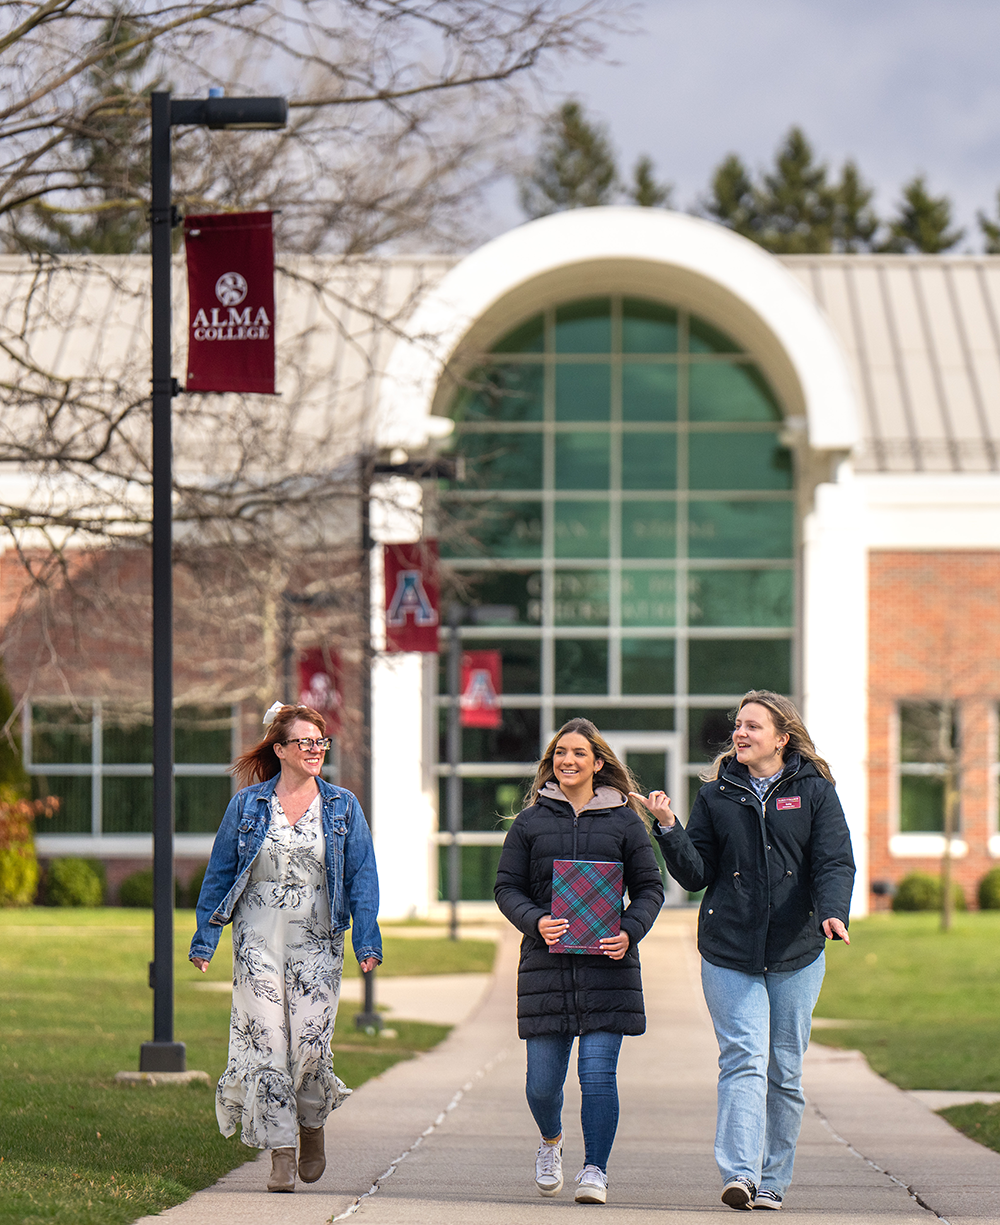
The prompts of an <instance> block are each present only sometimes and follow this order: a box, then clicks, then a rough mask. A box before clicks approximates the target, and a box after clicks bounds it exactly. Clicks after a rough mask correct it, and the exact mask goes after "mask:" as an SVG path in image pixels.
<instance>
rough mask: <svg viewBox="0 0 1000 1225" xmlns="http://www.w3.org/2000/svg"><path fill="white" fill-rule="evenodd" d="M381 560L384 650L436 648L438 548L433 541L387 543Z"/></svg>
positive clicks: (433, 650) (434, 651)
mask: <svg viewBox="0 0 1000 1225" xmlns="http://www.w3.org/2000/svg"><path fill="white" fill-rule="evenodd" d="M384 560H385V649H386V650H387V651H430V652H433V653H434V654H435V655H436V654H437V649H438V624H439V622H440V615H439V611H438V609H439V605H438V547H437V541H436V540H418V541H417V542H416V544H387V545H386V546H385V552H384Z"/></svg>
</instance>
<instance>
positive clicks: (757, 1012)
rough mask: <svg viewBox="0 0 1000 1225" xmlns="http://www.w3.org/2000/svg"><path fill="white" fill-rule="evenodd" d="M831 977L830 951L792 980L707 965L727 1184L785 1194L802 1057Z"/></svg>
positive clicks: (719, 1158)
mask: <svg viewBox="0 0 1000 1225" xmlns="http://www.w3.org/2000/svg"><path fill="white" fill-rule="evenodd" d="M825 971H826V956H825V954H824V953H820V955H819V956H818V957H817V958H816V960H815V961H814V962H813V963H812V964H811V965H808V966H805V967H804V968H803V969H801V970H793V971H791V972H790V973H786V974H743V973H742V972H741V971H739V970H724V969H722V968H721V967H719V966H713V965H710V964H709V963H708V962H707V961H705V960H704V959H703V960H702V963H701V982H702V986H703V988H704V990H705V1002H706V1003H707V1004H708V1010H709V1012H710V1013H711V1014H712V1024H713V1025H714V1026H715V1036H716V1038H717V1039H718V1041H719V1113H718V1120H717V1123H716V1129H715V1160H716V1162H717V1164H718V1166H719V1173H720V1174H721V1175H722V1177H723V1180H724V1181H725V1182H728V1181H729V1179H730V1178H736V1177H741V1178H749V1179H750V1181H751V1182H752V1183H754V1185H755V1186H757V1187H760V1188H764V1187H766V1188H767V1189H768V1190H769V1191H774V1192H775V1194H777V1195H781V1196H783V1195H784V1194H785V1192H786V1191H787V1190H788V1186H789V1184H790V1183H791V1181H792V1165H793V1163H794V1161H795V1144H796V1141H797V1140H798V1138H799V1128H800V1127H801V1126H802V1111H803V1108H804V1106H805V1097H804V1095H803V1093H802V1056H803V1055H804V1054H805V1051H806V1047H807V1046H808V1045H809V1030H810V1027H811V1025H812V1011H813V1009H814V1008H815V1007H816V1001H817V999H818V998H819V989H820V987H821V986H822V985H823V974H824V973H825Z"/></svg>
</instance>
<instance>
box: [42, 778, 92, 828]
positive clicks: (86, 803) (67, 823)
mask: <svg viewBox="0 0 1000 1225" xmlns="http://www.w3.org/2000/svg"><path fill="white" fill-rule="evenodd" d="M35 785H36V787H37V789H38V790H37V794H38V795H39V796H47V795H52V796H55V798H56V799H57V800H58V801H59V808H58V809H57V811H56V814H55V816H54V817H39V818H38V819H37V820H36V822H35V833H36V834H89V833H90V832H91V829H92V799H91V795H92V793H91V787H90V777H89V776H83V775H67V774H62V775H57V774H53V775H51V776H44V775H36V776H35Z"/></svg>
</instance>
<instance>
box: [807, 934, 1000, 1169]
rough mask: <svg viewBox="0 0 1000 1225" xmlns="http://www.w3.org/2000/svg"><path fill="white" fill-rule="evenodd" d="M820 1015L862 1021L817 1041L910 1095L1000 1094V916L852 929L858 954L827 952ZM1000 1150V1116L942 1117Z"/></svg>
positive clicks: (951, 1113)
mask: <svg viewBox="0 0 1000 1225" xmlns="http://www.w3.org/2000/svg"><path fill="white" fill-rule="evenodd" d="M826 956H827V974H826V981H825V982H824V984H823V993H822V995H821V996H820V1000H819V1004H818V1005H817V1007H816V1015H817V1016H818V1017H831V1018H838V1019H843V1020H850V1021H861V1022H864V1024H862V1025H858V1026H855V1027H851V1028H846V1029H817V1030H816V1031H815V1033H814V1037H815V1040H816V1041H818V1042H824V1043H826V1044H827V1045H829V1046H840V1047H851V1048H854V1049H857V1050H860V1051H863V1052H864V1054H865V1056H866V1058H867V1059H868V1062H869V1063H870V1064H871V1066H872V1067H873V1068H874V1069H875V1071H876V1072H879V1073H880V1074H881V1075H882V1076H885V1077H886V1078H887V1079H889V1080H891V1081H892V1082H893V1083H894V1084H897V1085H899V1086H900V1088H902V1089H965V1090H972V1091H976V1090H991V1091H996V1090H1000V1042H998V1041H997V1038H998V1032H1000V912H996V911H977V912H972V913H968V914H957V915H955V919H954V927H953V929H952V931H950V932H948V933H944V932H942V931H941V930H940V927H939V919H938V916H937V915H936V914H880V915H873V916H871V917H870V918H868V919H862V920H857V921H855V922H853V923H852V924H851V946H850V948H847V947H846V946H844V945H843V944H841V943H840V942H839V941H838V942H833V943H829V944H827V952H826ZM942 1114H943V1115H944V1117H945V1118H946V1119H948V1121H949V1122H951V1123H953V1124H954V1125H955V1126H956V1127H958V1128H959V1129H960V1130H962V1131H964V1132H965V1133H966V1135H970V1136H972V1137H973V1139H975V1140H979V1141H981V1142H982V1143H983V1144H987V1145H989V1147H991V1148H996V1149H997V1150H998V1151H1000V1110H998V1109H997V1108H996V1107H988V1106H982V1105H977V1106H961V1107H954V1108H952V1109H951V1110H947V1111H942Z"/></svg>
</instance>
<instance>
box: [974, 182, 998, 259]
mask: <svg viewBox="0 0 1000 1225" xmlns="http://www.w3.org/2000/svg"><path fill="white" fill-rule="evenodd" d="M997 216H998V218H1000V191H998V192H997ZM976 220H977V221H978V222H979V228H980V230H981V231H982V234H983V237H984V238H985V239H986V254H987V255H1000V220H997V221H991V220H990V218H989V217H987V216H986V214H985V213H984V212H978V213H976Z"/></svg>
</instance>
